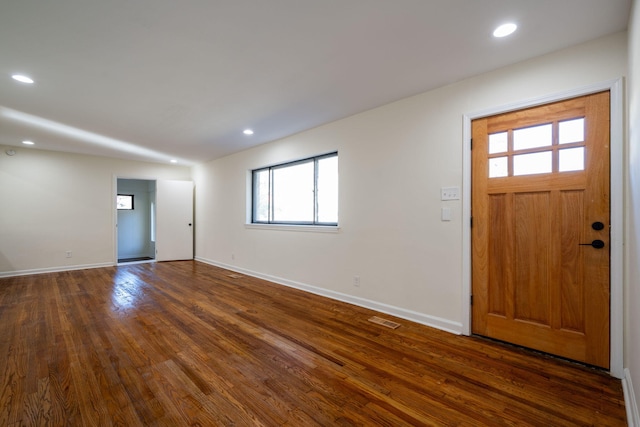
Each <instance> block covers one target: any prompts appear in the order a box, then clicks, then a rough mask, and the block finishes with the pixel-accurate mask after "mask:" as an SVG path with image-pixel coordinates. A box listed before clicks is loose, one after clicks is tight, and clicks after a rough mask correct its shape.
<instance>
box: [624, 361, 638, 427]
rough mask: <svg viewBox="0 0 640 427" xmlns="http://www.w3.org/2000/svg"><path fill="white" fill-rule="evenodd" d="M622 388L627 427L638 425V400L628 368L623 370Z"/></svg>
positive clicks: (636, 426)
mask: <svg viewBox="0 0 640 427" xmlns="http://www.w3.org/2000/svg"><path fill="white" fill-rule="evenodd" d="M622 390H623V391H624V406H625V408H626V409H627V425H629V427H640V412H638V401H637V400H636V394H635V392H634V391H633V383H632V382H631V372H629V369H625V370H624V378H623V379H622Z"/></svg>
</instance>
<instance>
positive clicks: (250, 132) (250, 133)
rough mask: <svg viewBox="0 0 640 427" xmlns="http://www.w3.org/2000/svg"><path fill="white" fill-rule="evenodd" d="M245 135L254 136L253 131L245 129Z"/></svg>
mask: <svg viewBox="0 0 640 427" xmlns="http://www.w3.org/2000/svg"><path fill="white" fill-rule="evenodd" d="M242 133H244V134H245V135H253V131H252V130H251V129H245V130H243V131H242Z"/></svg>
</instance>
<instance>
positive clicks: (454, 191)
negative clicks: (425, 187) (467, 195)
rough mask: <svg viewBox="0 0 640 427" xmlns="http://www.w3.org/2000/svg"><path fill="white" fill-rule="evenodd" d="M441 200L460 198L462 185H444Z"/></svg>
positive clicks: (441, 190)
mask: <svg viewBox="0 0 640 427" xmlns="http://www.w3.org/2000/svg"><path fill="white" fill-rule="evenodd" d="M440 200H460V187H442V188H441V189H440Z"/></svg>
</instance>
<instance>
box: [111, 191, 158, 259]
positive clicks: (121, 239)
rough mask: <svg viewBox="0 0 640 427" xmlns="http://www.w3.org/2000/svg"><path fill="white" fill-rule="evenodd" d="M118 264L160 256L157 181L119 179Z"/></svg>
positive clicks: (117, 203)
mask: <svg viewBox="0 0 640 427" xmlns="http://www.w3.org/2000/svg"><path fill="white" fill-rule="evenodd" d="M116 205H117V219H116V227H117V241H118V242H117V243H118V245H117V248H118V253H117V259H118V263H127V262H145V261H147V262H148V261H153V260H155V258H156V255H155V254H156V221H155V218H156V181H155V180H145V179H123V178H118V180H117V202H116Z"/></svg>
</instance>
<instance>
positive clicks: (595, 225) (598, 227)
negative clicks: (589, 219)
mask: <svg viewBox="0 0 640 427" xmlns="http://www.w3.org/2000/svg"><path fill="white" fill-rule="evenodd" d="M591 228H593V229H594V230H596V231H600V230H602V229H603V228H604V224H603V223H601V222H600V221H596V222H594V223H593V224H591Z"/></svg>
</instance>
